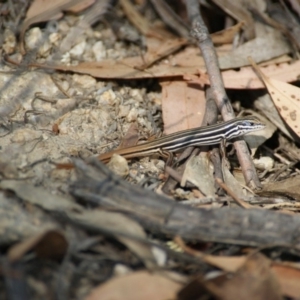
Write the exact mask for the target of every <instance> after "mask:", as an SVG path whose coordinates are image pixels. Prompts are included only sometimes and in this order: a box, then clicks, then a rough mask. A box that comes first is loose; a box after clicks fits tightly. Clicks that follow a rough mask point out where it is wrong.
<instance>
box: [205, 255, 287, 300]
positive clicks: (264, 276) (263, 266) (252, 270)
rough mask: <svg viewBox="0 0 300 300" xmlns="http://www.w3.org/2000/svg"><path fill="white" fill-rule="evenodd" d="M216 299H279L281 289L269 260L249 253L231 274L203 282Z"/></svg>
mask: <svg viewBox="0 0 300 300" xmlns="http://www.w3.org/2000/svg"><path fill="white" fill-rule="evenodd" d="M203 284H204V285H205V287H206V288H207V289H208V290H209V291H210V292H211V293H212V294H213V295H215V296H217V297H220V298H218V299H223V300H232V299H243V300H253V299H255V300H260V299H261V300H265V299H269V300H277V299H278V300H280V299H282V296H281V293H282V292H281V289H280V285H279V282H278V280H277V277H276V276H275V274H274V272H273V271H272V269H271V262H270V261H269V260H268V259H267V258H266V257H265V256H263V255H262V254H260V253H256V254H253V255H250V256H249V257H248V258H247V260H246V262H245V264H244V265H243V266H242V267H241V268H240V269H238V270H237V272H236V273H235V274H233V275H232V276H222V277H220V278H215V279H212V280H209V281H205V282H203Z"/></svg>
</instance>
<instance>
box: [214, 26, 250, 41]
mask: <svg viewBox="0 0 300 300" xmlns="http://www.w3.org/2000/svg"><path fill="white" fill-rule="evenodd" d="M244 25H245V23H244V22H239V23H237V24H235V25H233V26H231V27H229V28H226V29H224V30H221V31H218V32H215V33H212V34H211V35H210V37H211V39H212V41H213V43H214V44H231V43H232V42H233V39H234V37H235V36H236V34H237V33H238V32H239V31H240V30H241V29H242V27H243V26H244Z"/></svg>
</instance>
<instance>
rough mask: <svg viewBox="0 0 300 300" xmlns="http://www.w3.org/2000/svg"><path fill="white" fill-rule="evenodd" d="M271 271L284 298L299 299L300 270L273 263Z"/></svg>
mask: <svg viewBox="0 0 300 300" xmlns="http://www.w3.org/2000/svg"><path fill="white" fill-rule="evenodd" d="M272 270H273V272H274V273H275V274H276V277H277V279H278V281H279V283H280V286H281V289H282V293H283V295H285V296H288V297H291V298H293V299H294V298H295V299H299V295H300V285H299V282H300V269H299V266H298V268H296V267H292V266H286V265H284V264H280V263H273V265H272Z"/></svg>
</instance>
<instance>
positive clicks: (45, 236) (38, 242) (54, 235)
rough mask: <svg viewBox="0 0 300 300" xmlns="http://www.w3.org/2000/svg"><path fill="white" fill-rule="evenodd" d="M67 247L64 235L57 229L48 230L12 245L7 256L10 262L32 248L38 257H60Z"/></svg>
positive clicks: (18, 258)
mask: <svg viewBox="0 0 300 300" xmlns="http://www.w3.org/2000/svg"><path fill="white" fill-rule="evenodd" d="M67 248H68V242H67V240H66V238H65V237H64V235H63V234H62V233H61V232H59V231H57V230H49V231H46V232H42V233H40V234H38V235H35V236H32V237H30V238H28V239H26V240H24V241H22V242H20V243H17V244H15V245H13V246H12V247H11V248H10V249H9V250H8V254H7V256H8V260H9V261H10V262H15V261H17V260H20V259H21V258H22V257H23V256H24V255H25V254H26V253H27V252H28V251H31V250H33V251H35V252H36V254H37V256H39V257H43V258H52V259H61V258H62V257H63V256H64V255H65V253H66V251H67Z"/></svg>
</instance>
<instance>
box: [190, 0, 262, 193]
mask: <svg viewBox="0 0 300 300" xmlns="http://www.w3.org/2000/svg"><path fill="white" fill-rule="evenodd" d="M187 11H188V15H189V19H190V21H191V23H192V31H191V34H192V36H193V37H194V38H195V39H196V40H197V42H198V47H199V48H200V50H201V53H202V56H203V59H204V61H205V65H206V69H207V73H208V76H209V80H210V86H211V89H212V94H213V97H214V100H215V102H216V104H217V107H218V109H219V111H220V113H221V115H222V117H223V119H224V121H227V120H230V119H233V118H234V117H235V115H234V112H233V109H232V106H231V103H230V101H229V99H228V96H227V94H226V91H225V88H224V84H223V80H222V77H221V73H220V69H219V65H218V59H217V54H216V51H215V48H214V45H213V42H212V40H211V38H210V35H209V32H208V30H207V28H206V26H205V24H204V22H203V20H202V17H201V14H200V8H199V3H198V1H197V0H187ZM234 147H235V149H236V153H237V157H238V160H239V163H240V165H241V168H242V171H243V175H244V178H245V181H246V184H247V185H248V186H250V187H251V188H253V189H255V188H261V183H260V181H259V178H258V176H257V174H256V170H255V167H254V164H253V161H252V159H251V156H250V153H249V150H248V147H247V144H246V142H245V141H243V140H240V141H236V142H234Z"/></svg>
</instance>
